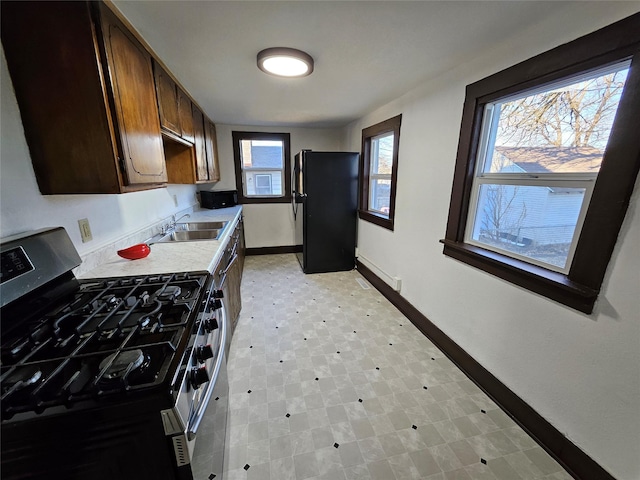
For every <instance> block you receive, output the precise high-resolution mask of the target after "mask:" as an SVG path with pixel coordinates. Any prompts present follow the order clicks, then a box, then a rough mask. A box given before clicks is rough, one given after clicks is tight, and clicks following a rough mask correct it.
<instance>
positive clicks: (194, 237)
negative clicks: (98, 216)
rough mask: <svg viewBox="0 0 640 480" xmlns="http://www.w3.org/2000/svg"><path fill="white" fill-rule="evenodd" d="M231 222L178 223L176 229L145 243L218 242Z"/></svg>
mask: <svg viewBox="0 0 640 480" xmlns="http://www.w3.org/2000/svg"><path fill="white" fill-rule="evenodd" d="M228 225H229V222H226V221H225V222H184V223H176V224H175V229H174V230H173V231H171V232H169V233H167V234H164V235H161V234H159V235H157V236H155V237H152V238H150V239H149V240H147V241H146V242H145V243H148V244H150V245H153V244H154V243H167V242H195V241H198V240H217V239H219V238H220V237H221V236H222V234H223V233H224V231H225V229H226V228H227V226H228Z"/></svg>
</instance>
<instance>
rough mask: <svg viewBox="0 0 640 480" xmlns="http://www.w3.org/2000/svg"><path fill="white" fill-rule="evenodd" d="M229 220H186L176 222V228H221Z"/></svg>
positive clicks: (190, 229) (191, 229)
mask: <svg viewBox="0 0 640 480" xmlns="http://www.w3.org/2000/svg"><path fill="white" fill-rule="evenodd" d="M227 223H229V222H186V223H178V224H176V230H189V231H193V230H222V229H224V227H226V226H227Z"/></svg>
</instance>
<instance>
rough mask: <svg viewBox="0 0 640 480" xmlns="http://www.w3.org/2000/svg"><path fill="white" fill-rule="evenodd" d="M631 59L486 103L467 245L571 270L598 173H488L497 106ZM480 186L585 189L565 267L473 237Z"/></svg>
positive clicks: (608, 70) (623, 64) (599, 73)
mask: <svg viewBox="0 0 640 480" xmlns="http://www.w3.org/2000/svg"><path fill="white" fill-rule="evenodd" d="M630 63H631V62H630V61H625V62H620V63H616V64H614V65H611V66H607V67H606V68H603V69H598V70H596V71H591V72H588V73H582V74H580V75H576V76H571V77H567V78H563V79H562V80H560V81H558V82H554V83H551V84H547V85H544V86H542V87H537V88H535V89H532V90H528V91H522V92H518V94H517V95H514V96H509V97H504V98H500V99H496V100H495V101H493V102H491V103H487V104H486V105H485V107H484V114H483V117H482V126H481V131H480V140H479V144H478V161H477V162H476V166H475V172H474V179H473V184H472V187H471V195H470V199H469V211H468V215H467V223H466V229H465V233H464V242H465V243H468V244H470V245H475V246H477V247H480V248H483V249H486V250H490V251H493V252H496V253H500V254H502V255H507V256H509V257H512V258H515V259H518V260H521V261H523V262H527V263H531V264H533V265H537V266H540V267H543V268H546V269H548V270H552V271H555V272H560V273H564V274H567V273H569V271H570V269H571V264H572V261H573V256H574V254H575V251H576V247H577V244H578V239H579V238H580V233H581V231H582V226H583V224H584V220H585V218H586V216H587V210H588V208H589V203H590V202H591V196H592V194H593V188H594V185H595V181H596V179H597V177H598V174H597V173H536V174H531V173H526V172H525V173H515V172H509V173H488V172H485V171H484V170H486V168H485V167H486V162H487V158H488V154H489V151H490V150H493V149H494V148H495V147H494V145H493V143H494V140H495V135H496V130H497V128H498V121H499V117H500V109H499V108H498V107H497V105H499V104H503V103H506V102H509V101H512V100H517V99H521V98H524V97H528V96H530V95H534V94H536V93H542V92H546V91H550V90H554V89H557V88H560V87H562V86H566V85H572V84H574V83H578V82H580V81H581V80H585V79H587V78H595V77H598V76H602V75H606V74H607V73H612V72H614V71H617V70H621V69H624V68H629V66H630ZM483 185H508V186H513V187H519V186H523V187H547V188H582V189H584V197H583V200H582V205H581V207H580V212H579V214H578V218H577V221H576V227H575V230H574V233H573V237H572V240H571V246H570V248H569V252H568V254H567V260H566V263H565V266H564V268H561V267H558V266H556V265H552V264H549V263H545V262H542V261H539V260H536V259H535V258H531V257H527V256H524V255H519V254H517V253H515V252H512V251H510V250H506V249H501V248H499V247H497V246H495V245H491V244H488V243H483V242H479V241H477V240H475V239H474V238H473V232H474V230H475V222H476V215H477V213H478V211H477V208H478V204H479V201H480V190H481V187H482V186H483Z"/></svg>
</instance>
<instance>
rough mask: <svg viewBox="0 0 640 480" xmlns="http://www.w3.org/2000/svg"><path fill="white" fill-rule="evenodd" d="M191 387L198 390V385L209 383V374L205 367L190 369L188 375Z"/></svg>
mask: <svg viewBox="0 0 640 480" xmlns="http://www.w3.org/2000/svg"><path fill="white" fill-rule="evenodd" d="M190 377H191V378H190V380H191V386H193V388H194V389H196V390H197V389H198V388H200V385H202V384H203V383H207V382H208V381H209V373H208V372H207V367H200V368H192V369H191V374H190Z"/></svg>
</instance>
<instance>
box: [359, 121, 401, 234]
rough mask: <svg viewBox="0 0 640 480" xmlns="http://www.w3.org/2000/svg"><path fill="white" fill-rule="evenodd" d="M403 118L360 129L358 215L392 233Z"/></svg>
mask: <svg viewBox="0 0 640 480" xmlns="http://www.w3.org/2000/svg"><path fill="white" fill-rule="evenodd" d="M401 120H402V115H398V116H397V117H394V118H390V119H389V120H386V121H384V122H381V123H378V124H376V125H373V126H371V127H368V128H365V129H364V130H362V154H361V175H360V177H361V182H360V210H359V216H360V218H361V219H363V220H367V221H369V222H372V223H375V224H377V225H380V226H382V227H385V228H388V229H389V230H393V221H394V216H395V203H396V180H397V177H398V145H399V142H400V123H401Z"/></svg>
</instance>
